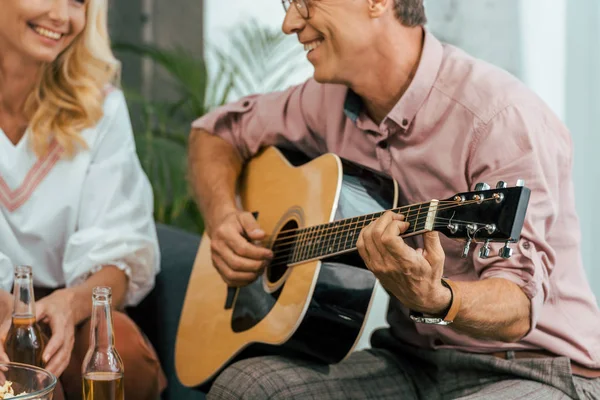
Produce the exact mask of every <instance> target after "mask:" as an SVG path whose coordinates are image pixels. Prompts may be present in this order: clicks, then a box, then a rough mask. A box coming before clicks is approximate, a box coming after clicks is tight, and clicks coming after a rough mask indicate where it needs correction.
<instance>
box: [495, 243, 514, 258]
mask: <svg viewBox="0 0 600 400" xmlns="http://www.w3.org/2000/svg"><path fill="white" fill-rule="evenodd" d="M509 243H510V242H506V243H505V244H504V246H503V247H502V248H501V249H500V250H499V251H498V255H499V256H500V257H502V258H505V259H506V258H510V257H511V256H512V253H513V251H512V249H511V248H510V247H508V245H509Z"/></svg>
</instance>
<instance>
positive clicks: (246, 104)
mask: <svg viewBox="0 0 600 400" xmlns="http://www.w3.org/2000/svg"><path fill="white" fill-rule="evenodd" d="M249 105H250V102H249V101H248V100H246V101H244V102H243V103H242V106H244V107H248V106H249Z"/></svg>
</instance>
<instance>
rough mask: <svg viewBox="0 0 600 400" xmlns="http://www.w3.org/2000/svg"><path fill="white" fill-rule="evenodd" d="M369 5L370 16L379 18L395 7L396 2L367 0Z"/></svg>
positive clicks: (392, 0) (390, 0) (391, 0)
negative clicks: (388, 9)
mask: <svg viewBox="0 0 600 400" xmlns="http://www.w3.org/2000/svg"><path fill="white" fill-rule="evenodd" d="M367 2H368V3H369V16H370V17H371V18H379V17H381V16H382V15H383V14H384V13H385V12H386V9H387V8H388V7H390V6H393V3H394V0H367Z"/></svg>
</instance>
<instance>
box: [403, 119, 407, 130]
mask: <svg viewBox="0 0 600 400" xmlns="http://www.w3.org/2000/svg"><path fill="white" fill-rule="evenodd" d="M406 125H408V120H407V119H406V118H404V119H403V120H402V127H403V128H406Z"/></svg>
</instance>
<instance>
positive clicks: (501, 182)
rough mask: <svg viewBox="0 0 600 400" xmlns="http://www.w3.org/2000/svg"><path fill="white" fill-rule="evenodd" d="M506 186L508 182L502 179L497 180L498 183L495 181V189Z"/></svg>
mask: <svg viewBox="0 0 600 400" xmlns="http://www.w3.org/2000/svg"><path fill="white" fill-rule="evenodd" d="M507 187H508V183H506V182H504V181H498V183H496V189H506V188H507Z"/></svg>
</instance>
